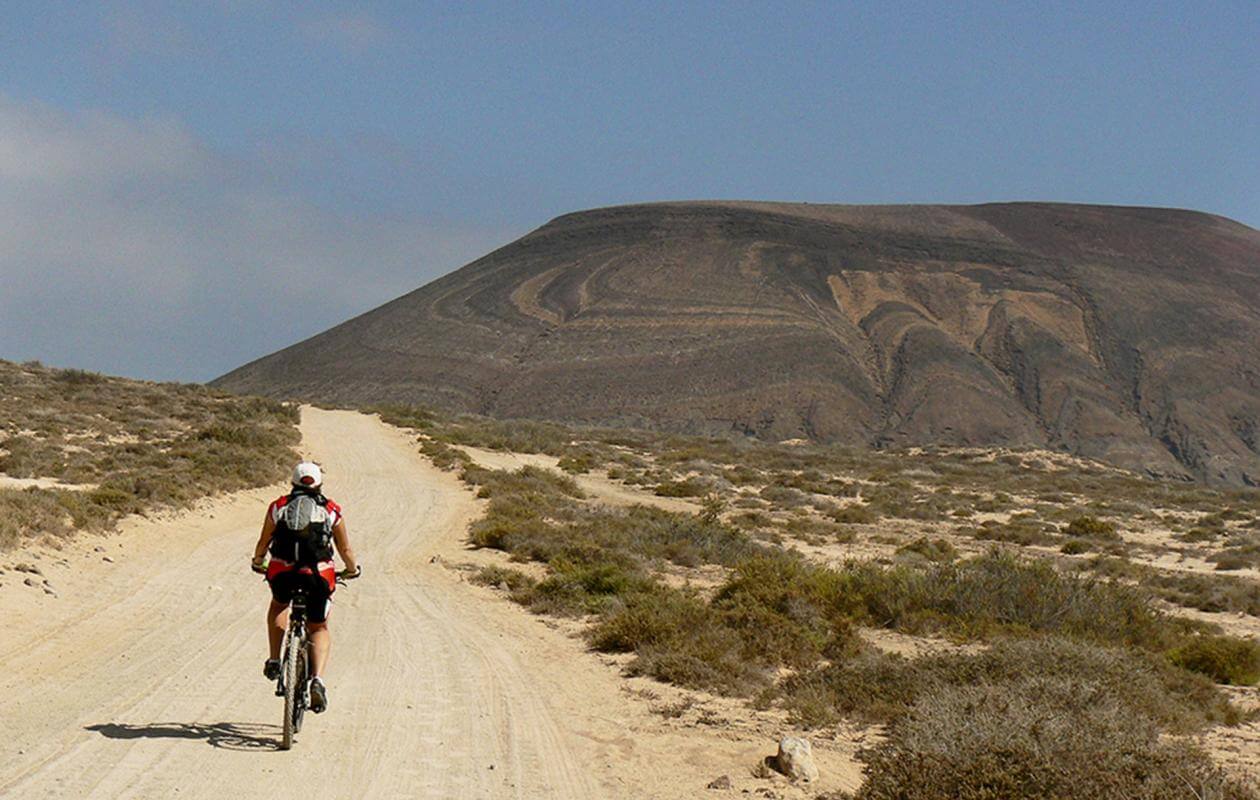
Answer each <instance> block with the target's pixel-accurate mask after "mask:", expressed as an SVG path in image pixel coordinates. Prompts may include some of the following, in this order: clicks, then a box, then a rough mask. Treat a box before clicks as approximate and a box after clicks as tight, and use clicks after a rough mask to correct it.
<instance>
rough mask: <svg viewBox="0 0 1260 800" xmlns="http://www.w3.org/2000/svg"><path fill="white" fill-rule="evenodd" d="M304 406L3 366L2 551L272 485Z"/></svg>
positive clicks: (288, 455) (286, 462)
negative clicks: (35, 538)
mask: <svg viewBox="0 0 1260 800" xmlns="http://www.w3.org/2000/svg"><path fill="white" fill-rule="evenodd" d="M297 418H298V414H297V409H296V408H293V407H291V406H289V405H286V404H283V403H280V402H278V401H275V400H267V399H262V398H249V397H236V396H232V395H228V394H225V393H222V392H218V391H214V390H210V389H207V388H205V387H203V386H197V385H185V384H163V383H149V382H144V381H131V380H126V379H122V378H112V377H107V376H104V375H98V374H96V373H91V372H84V371H82V370H61V369H51V368H47V367H43V366H41V365H38V364H34V363H31V364H22V365H19V364H14V363H11V362H7V361H0V475H3V476H5V477H6V478H8V479H17V480H16V481H13V480H10V481H9V485H7V486H6V485H4V484H0V549H3V548H7V547H12V546H13V545H15V544H17V543H18V542H20V541H22V540H24V539H26V538H28V537H33V536H39V535H47V536H54V537H57V536H64V535H66V534H68V533H70V532H72V531H75V530H102V529H106V528H108V527H110V526H111V525H113V523H114V522H115V521H117V520H118V519H119V518H120V517H122V516H123V515H126V514H131V513H135V512H139V511H143V510H147V509H151V508H154V507H159V506H185V505H188V504H189V503H191V502H192V501H194V500H196V499H198V498H200V497H204V496H206V495H210V494H214V493H216V492H224V491H233V490H236V489H242V488H247V487H253V486H260V485H264V484H268V483H272V482H274V481H276V480H277V478H278V477H281V476H283V475H284V473H285V470H286V469H287V468H288V467H289V466H291V463H292V460H293V458H294V455H295V454H294V451H293V446H294V445H296V444H297V441H298V433H297V428H296V425H297Z"/></svg>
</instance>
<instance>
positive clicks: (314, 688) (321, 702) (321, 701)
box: [311, 678, 328, 714]
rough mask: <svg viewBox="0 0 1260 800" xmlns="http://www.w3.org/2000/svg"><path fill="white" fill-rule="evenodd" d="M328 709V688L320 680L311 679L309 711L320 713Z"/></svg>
mask: <svg viewBox="0 0 1260 800" xmlns="http://www.w3.org/2000/svg"><path fill="white" fill-rule="evenodd" d="M326 708H328V687H326V686H324V680H323V679H322V678H311V711H314V712H315V713H316V714H319V713H322V712H323V710H324V709H326Z"/></svg>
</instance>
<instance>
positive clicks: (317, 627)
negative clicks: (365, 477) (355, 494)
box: [250, 461, 361, 714]
mask: <svg viewBox="0 0 1260 800" xmlns="http://www.w3.org/2000/svg"><path fill="white" fill-rule="evenodd" d="M292 482H293V490H292V491H291V492H289V494H287V495H285V496H283V497H279V498H277V499H276V500H274V501H272V503H271V505H270V506H269V507H268V508H267V517H266V519H264V520H263V526H262V533H261V534H260V535H259V537H258V545H257V546H256V547H255V548H254V558H253V561H252V562H251V563H250V566H251V568H252V569H253V570H254V571H255V572H260V573H265V574H266V576H267V583H268V584H269V585H270V587H271V604H270V605H269V606H268V607H267V639H268V644H269V645H270V648H271V649H270V656H269V657H268V658H267V661H266V662H265V663H264V664H263V674H264V675H265V676H267V679H268V680H273V681H274V680H276V679H277V678H279V677H280V646H281V644H282V643H283V641H284V632H285V629H286V628H287V627H288V625H289V602H290V601H291V600H292V599H293V589H294V586H296V585H298V584H299V582H302V581H305V582H306V584H307V586H308V594H307V597H308V598H309V600H308V606H307V621H308V623H309V624H308V630H309V631H310V637H311V684H310V698H311V710H312V711H314V712H315V713H317V714H318V713H320V712H322V711H323V710H324V709H325V708H327V707H328V688H327V686H325V684H324V678H323V670H324V667H325V666H326V665H327V664H328V650H329V646H330V644H331V638H330V635H329V632H328V612H329V611H330V610H331V607H332V593H333V592H334V591H336V588H337V583H336V578H337V573H336V568H335V566H334V564H333V545H334V544H335V545H336V548H337V553H339V554H340V555H341V560H342V561H344V562H345V565H346V571H345V573H343V574H344V575H345V576H346V577H350V578H356V577H358V576H359V574H360V572H361V570H360V568H359V563H358V561H357V560H356V559H355V557H354V550H353V549H351V547H350V539H349V537H348V536H347V534H346V521H345V518H344V515H343V513H342V510H341V506H339V505H337V504H336V503H334V502H333V501H332V500H330V499H328V498H327V497H325V496H324V493H323V482H324V478H323V474H322V472H321V471H320V468H319V465H318V464H315V463H312V462H310V461H303V462H302V463H300V464H298V465H297V466H296V467H294V468H293V481H292ZM268 551H270V553H271V560H270V562H269V563H267V562H266V561H265V558H266V555H267V553H268Z"/></svg>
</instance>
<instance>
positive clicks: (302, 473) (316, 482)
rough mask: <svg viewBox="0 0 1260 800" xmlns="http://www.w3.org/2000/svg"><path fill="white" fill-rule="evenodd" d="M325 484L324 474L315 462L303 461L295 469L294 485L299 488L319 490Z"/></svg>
mask: <svg viewBox="0 0 1260 800" xmlns="http://www.w3.org/2000/svg"><path fill="white" fill-rule="evenodd" d="M323 482H324V474H323V473H322V472H320V470H319V464H316V463H315V462H314V461H303V462H302V463H301V464H298V465H297V466H296V467H294V468H293V485H294V486H297V487H298V488H301V489H318V488H319V487H320V485H321V484H323Z"/></svg>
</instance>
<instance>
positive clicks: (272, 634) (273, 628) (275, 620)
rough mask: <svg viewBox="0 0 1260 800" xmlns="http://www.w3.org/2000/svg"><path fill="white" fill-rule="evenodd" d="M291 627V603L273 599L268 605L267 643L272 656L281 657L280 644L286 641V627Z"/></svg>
mask: <svg viewBox="0 0 1260 800" xmlns="http://www.w3.org/2000/svg"><path fill="white" fill-rule="evenodd" d="M287 627H289V604H288V603H278V602H276V601H275V600H272V601H271V605H269V606H267V644H268V646H270V648H271V658H273V659H276V658H279V657H280V645H281V644H282V643H283V642H284V629H285V628H287Z"/></svg>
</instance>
